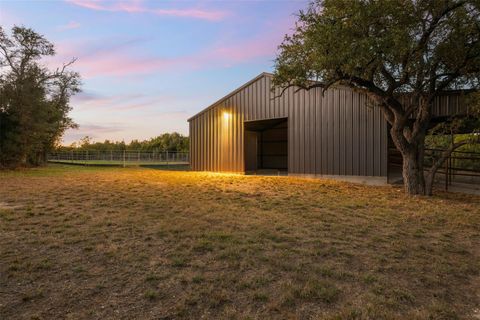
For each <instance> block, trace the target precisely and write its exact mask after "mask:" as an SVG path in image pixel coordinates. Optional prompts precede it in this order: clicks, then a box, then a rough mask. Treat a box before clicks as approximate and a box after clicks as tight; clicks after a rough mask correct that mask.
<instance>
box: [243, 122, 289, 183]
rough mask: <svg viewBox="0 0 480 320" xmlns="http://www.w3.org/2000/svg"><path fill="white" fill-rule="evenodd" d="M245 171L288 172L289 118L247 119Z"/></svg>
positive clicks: (262, 172) (264, 172)
mask: <svg viewBox="0 0 480 320" xmlns="http://www.w3.org/2000/svg"><path fill="white" fill-rule="evenodd" d="M244 125H245V139H244V141H245V146H244V148H245V150H244V155H245V173H247V174H274V175H283V174H287V172H288V121H287V118H278V119H268V120H256V121H245V124H244Z"/></svg>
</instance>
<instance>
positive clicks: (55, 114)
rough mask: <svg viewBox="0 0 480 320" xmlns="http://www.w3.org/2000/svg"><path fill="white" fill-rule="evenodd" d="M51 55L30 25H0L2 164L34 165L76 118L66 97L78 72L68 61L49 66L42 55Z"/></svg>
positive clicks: (76, 86)
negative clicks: (9, 30) (3, 26)
mask: <svg viewBox="0 0 480 320" xmlns="http://www.w3.org/2000/svg"><path fill="white" fill-rule="evenodd" d="M53 55H55V48H54V45H53V44H52V43H50V42H49V41H48V40H46V39H45V38H44V37H43V36H42V35H39V34H38V33H36V32H34V31H33V30H32V29H29V28H25V27H18V26H15V27H13V28H12V30H11V36H8V35H7V34H6V33H5V31H4V29H3V28H2V27H0V167H17V166H28V165H38V164H40V163H42V162H43V161H45V159H46V155H47V154H48V153H49V152H50V151H51V150H52V149H53V148H54V147H55V145H56V144H58V142H59V140H60V138H61V136H62V135H63V133H64V132H65V130H67V129H68V128H73V127H75V126H76V125H75V123H74V122H73V121H72V119H71V118H70V117H68V113H69V111H70V110H71V107H70V97H71V96H72V95H73V94H75V93H77V92H79V90H80V76H79V74H78V73H76V72H73V71H70V70H68V69H69V67H70V66H71V65H72V64H73V63H74V61H75V60H72V61H70V62H68V63H66V64H64V65H63V66H62V67H61V68H57V69H55V70H49V69H48V68H47V67H46V66H44V65H43V64H42V63H41V59H42V58H43V57H47V56H53Z"/></svg>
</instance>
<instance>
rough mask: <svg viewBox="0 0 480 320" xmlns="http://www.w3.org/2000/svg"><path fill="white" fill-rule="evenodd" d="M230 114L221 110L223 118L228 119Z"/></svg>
mask: <svg viewBox="0 0 480 320" xmlns="http://www.w3.org/2000/svg"><path fill="white" fill-rule="evenodd" d="M231 116H232V115H231V114H230V113H228V112H226V111H224V112H223V120H225V121H228V119H230V117H231Z"/></svg>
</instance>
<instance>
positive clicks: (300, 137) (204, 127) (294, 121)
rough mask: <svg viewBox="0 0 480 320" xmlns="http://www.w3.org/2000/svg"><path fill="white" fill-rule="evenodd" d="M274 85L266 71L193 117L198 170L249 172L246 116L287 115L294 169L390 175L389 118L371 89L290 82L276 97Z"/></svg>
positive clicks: (192, 149) (297, 171) (194, 160)
mask: <svg viewBox="0 0 480 320" xmlns="http://www.w3.org/2000/svg"><path fill="white" fill-rule="evenodd" d="M270 87H271V77H270V76H269V75H268V74H262V75H261V76H259V77H257V78H255V79H254V80H252V81H250V82H249V83H247V84H246V85H244V86H243V87H241V88H240V89H238V90H236V91H235V92H233V94H231V95H229V96H227V97H226V98H224V99H222V100H220V101H219V102H217V103H216V104H214V105H213V106H212V107H210V108H207V109H206V110H204V111H202V112H201V113H199V114H197V115H196V116H194V117H192V118H191V119H190V120H189V122H190V139H191V140H190V141H191V145H190V152H191V166H192V170H195V171H202V170H207V171H224V172H244V170H245V169H244V148H243V145H244V121H251V120H264V119H271V118H285V117H287V118H288V171H289V173H295V174H321V175H359V176H386V174H387V126H386V122H385V121H384V119H383V116H382V113H381V110H380V109H378V108H374V107H373V104H372V106H369V107H366V106H365V104H368V103H369V102H368V101H367V97H366V95H365V94H362V93H358V92H354V91H352V90H350V89H348V88H342V87H339V88H332V89H329V90H328V91H327V92H325V94H324V95H323V96H322V94H321V90H320V89H312V90H310V91H304V90H302V91H298V92H295V90H294V89H293V88H290V89H288V90H287V91H286V92H285V93H284V94H283V95H282V96H281V97H277V98H275V99H273V98H274V97H275V95H278V94H279V90H278V89H277V90H276V91H275V92H271V91H270Z"/></svg>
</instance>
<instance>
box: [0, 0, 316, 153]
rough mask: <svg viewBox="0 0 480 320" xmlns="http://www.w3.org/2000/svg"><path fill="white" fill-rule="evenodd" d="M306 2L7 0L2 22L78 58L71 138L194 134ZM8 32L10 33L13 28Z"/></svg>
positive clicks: (0, 1) (264, 64) (0, 8)
mask: <svg viewBox="0 0 480 320" xmlns="http://www.w3.org/2000/svg"><path fill="white" fill-rule="evenodd" d="M307 4H308V1H141V0H132V1H91V0H68V1H5V0H0V22H1V25H2V26H3V27H4V28H6V29H10V28H11V26H13V25H14V24H17V25H24V26H27V27H31V28H33V29H34V30H36V31H37V32H39V33H41V34H43V35H44V36H45V37H46V38H47V39H49V40H50V41H52V42H54V43H55V45H56V48H57V55H56V56H55V57H54V58H52V59H49V60H48V61H46V62H45V63H47V64H48V65H50V66H57V65H61V64H62V62H67V61H69V60H70V59H71V58H72V57H76V58H77V59H78V60H77V61H76V63H75V64H74V66H73V69H74V70H76V71H79V72H80V74H81V75H82V79H83V86H82V89H83V92H82V93H80V94H78V95H77V96H75V97H74V98H73V99H72V106H73V111H72V113H71V116H72V117H73V119H74V120H75V122H77V123H78V124H79V125H80V128H79V129H77V130H69V131H68V132H67V133H66V135H65V137H64V144H70V143H71V142H72V141H76V140H78V139H80V138H81V137H83V136H85V135H89V136H90V137H92V138H93V139H94V140H95V141H103V140H104V139H110V140H125V141H127V142H128V141H130V140H132V139H146V138H150V137H153V136H156V135H159V134H161V133H164V132H172V131H177V132H180V133H183V134H187V133H188V124H187V121H186V120H187V119H188V118H189V117H190V116H191V115H193V114H195V113H196V112H198V111H199V110H201V109H203V108H204V107H206V106H208V105H209V104H211V103H212V102H214V101H216V100H217V99H218V98H220V97H222V96H224V95H225V94H226V93H228V92H229V91H231V90H233V89H235V88H236V87H238V86H240V85H241V84H243V83H244V82H246V81H248V80H250V79H251V78H253V77H254V76H256V75H258V74H259V73H261V72H263V71H272V67H273V60H274V58H275V54H276V52H277V46H278V44H280V42H281V40H282V39H283V36H284V35H285V34H286V33H291V30H292V28H293V26H294V23H295V14H296V13H298V11H299V10H300V9H303V8H305V7H306V6H307ZM7 31H8V30H7Z"/></svg>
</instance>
